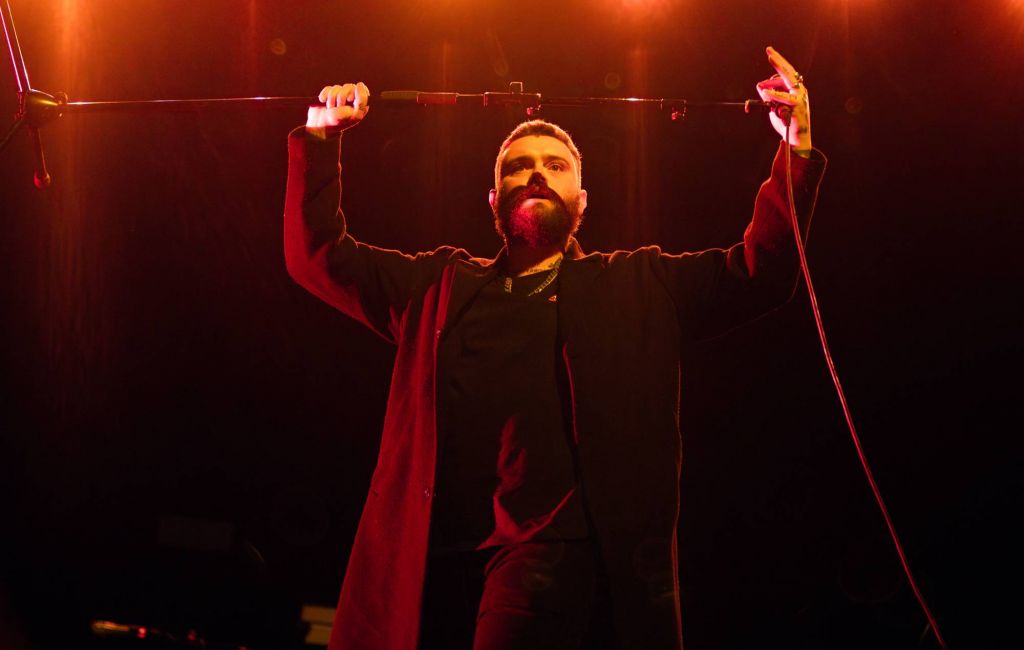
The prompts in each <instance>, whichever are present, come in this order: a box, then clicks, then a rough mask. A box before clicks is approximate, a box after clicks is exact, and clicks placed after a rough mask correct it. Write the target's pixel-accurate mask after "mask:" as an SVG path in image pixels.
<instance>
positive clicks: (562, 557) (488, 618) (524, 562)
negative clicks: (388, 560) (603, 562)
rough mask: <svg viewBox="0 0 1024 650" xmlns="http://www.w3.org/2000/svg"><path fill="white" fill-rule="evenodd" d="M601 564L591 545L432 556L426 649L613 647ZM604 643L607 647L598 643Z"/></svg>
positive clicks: (534, 544)
mask: <svg viewBox="0 0 1024 650" xmlns="http://www.w3.org/2000/svg"><path fill="white" fill-rule="evenodd" d="M603 583H604V581H603V579H602V571H601V570H600V561H599V560H598V557H597V553H596V550H595V548H594V546H593V544H591V542H590V541H588V540H578V541H553V542H547V541H545V542H526V543H522V544H512V545H508V546H501V547H497V548H489V549H485V550H482V551H468V552H464V553H450V554H442V555H437V556H432V557H431V558H430V561H429V562H428V565H427V578H426V585H425V586H424V597H423V619H422V621H423V622H422V626H421V632H420V649H421V650H470V649H472V650H548V649H550V650H581V649H583V648H591V647H610V638H609V637H608V635H607V631H601V632H599V631H598V630H600V629H601V628H602V627H603V626H602V625H600V624H599V622H600V621H601V620H602V618H603V620H604V621H607V617H602V616H601V612H602V611H603V610H605V609H606V605H607V602H606V601H607V597H606V589H605V588H604V585H603ZM598 641H600V643H598Z"/></svg>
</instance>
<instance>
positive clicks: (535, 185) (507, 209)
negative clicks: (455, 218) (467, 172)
mask: <svg viewBox="0 0 1024 650" xmlns="http://www.w3.org/2000/svg"><path fill="white" fill-rule="evenodd" d="M490 203H491V210H492V211H493V212H494V218H495V224H496V226H497V228H498V232H499V234H501V235H502V237H504V238H505V241H506V242H507V243H508V244H510V245H513V244H517V245H524V246H532V247H539V246H549V245H553V244H560V245H564V244H565V242H566V241H568V239H569V236H570V235H571V234H573V233H574V232H575V231H576V228H577V227H578V226H579V224H580V221H581V220H582V218H583V210H584V209H585V208H586V206H587V193H586V191H585V190H582V189H580V178H579V169H578V167H577V165H576V161H575V158H574V157H573V155H572V152H571V151H569V148H568V147H567V146H566V145H565V143H563V142H562V141H561V140H559V139H558V138H553V137H551V136H547V135H528V136H524V137H522V138H519V139H517V140H513V141H512V143H511V144H510V145H509V147H508V149H506V150H505V151H504V154H503V155H502V157H501V162H500V165H499V167H498V178H497V187H496V188H495V190H493V191H492V192H491V196H490Z"/></svg>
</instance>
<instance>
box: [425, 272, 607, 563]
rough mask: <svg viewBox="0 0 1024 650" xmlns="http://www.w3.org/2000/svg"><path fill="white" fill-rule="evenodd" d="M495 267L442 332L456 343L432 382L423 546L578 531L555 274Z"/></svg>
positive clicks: (582, 529) (576, 534) (454, 546)
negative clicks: (429, 512) (429, 493)
mask: <svg viewBox="0 0 1024 650" xmlns="http://www.w3.org/2000/svg"><path fill="white" fill-rule="evenodd" d="M548 276H549V272H548V271H543V272H540V273H535V274H531V275H527V276H523V277H519V278H513V279H512V282H511V287H508V288H510V289H511V290H510V291H508V290H507V287H506V276H502V275H499V276H498V277H497V278H496V279H495V280H494V281H492V282H490V283H488V284H487V285H485V286H484V287H483V288H482V289H481V290H480V292H479V293H478V294H477V296H476V297H475V299H474V300H473V302H472V303H471V304H470V305H469V307H468V309H466V311H464V312H463V315H462V317H461V318H460V319H459V320H458V321H457V322H456V323H454V325H453V326H452V328H451V330H450V331H449V333H448V336H449V337H452V341H451V344H453V345H455V346H456V347H457V350H458V352H457V354H456V355H454V357H453V358H454V359H455V362H454V364H453V367H451V368H450V369H448V370H447V372H446V373H445V375H444V376H445V377H446V381H444V385H439V386H438V389H437V398H438V423H439V427H440V428H441V429H442V432H443V436H442V439H443V446H442V448H441V450H440V454H439V463H438V470H437V480H436V485H437V496H436V499H435V504H434V517H433V522H434V525H433V535H434V542H433V543H432V547H433V548H434V549H436V550H469V549H474V548H486V547H489V546H498V545H502V544H511V543H516V542H523V541H530V540H550V539H583V538H585V537H587V530H588V529H587V523H586V518H585V516H584V512H583V506H582V502H581V498H580V494H579V483H578V480H577V475H576V468H575V445H574V442H573V440H572V434H571V429H572V422H571V417H572V411H571V396H570V394H569V385H568V378H567V376H566V370H565V364H564V362H563V359H562V350H561V345H560V342H559V340H558V319H557V312H556V300H557V280H556V281H554V282H551V283H550V284H549V285H547V286H546V287H544V288H543V289H542V290H541V291H540V292H539V293H537V294H535V295H529V294H530V293H531V292H532V291H534V290H535V289H537V288H538V287H540V285H542V284H543V283H544V282H545V280H547V279H548Z"/></svg>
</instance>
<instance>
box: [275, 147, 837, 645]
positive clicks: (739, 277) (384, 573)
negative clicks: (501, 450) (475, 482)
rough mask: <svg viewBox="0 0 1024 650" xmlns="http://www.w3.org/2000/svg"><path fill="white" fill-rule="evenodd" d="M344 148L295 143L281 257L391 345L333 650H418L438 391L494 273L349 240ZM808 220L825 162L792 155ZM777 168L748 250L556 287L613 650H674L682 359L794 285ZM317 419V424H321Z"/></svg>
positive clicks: (616, 268)
mask: <svg viewBox="0 0 1024 650" xmlns="http://www.w3.org/2000/svg"><path fill="white" fill-rule="evenodd" d="M338 156H339V138H337V137H335V138H332V139H328V140H326V141H323V140H317V139H315V138H313V137H310V136H306V135H304V133H303V130H302V129H298V130H296V131H295V132H293V133H292V135H291V136H290V138H289V175H288V189H287V197H286V205H285V256H286V261H287V266H288V271H289V272H290V273H291V275H292V276H293V277H294V278H295V280H296V281H297V282H299V283H300V284H301V285H303V286H304V287H306V288H307V289H308V290H309V291H311V292H312V293H314V294H316V295H317V296H319V297H320V298H322V299H323V300H325V301H326V302H328V303H330V304H331V305H333V306H335V307H336V308H338V309H339V310H341V311H342V312H344V313H345V314H348V315H349V316H351V317H352V318H355V319H357V320H359V321H361V322H363V323H364V324H366V325H367V326H368V327H370V328H371V329H372V330H373V331H375V332H377V333H378V334H379V335H381V336H383V337H385V338H386V339H388V340H389V341H391V342H393V343H395V344H396V345H397V346H398V351H397V356H396V360H395V367H394V375H393V379H392V385H391V393H390V396H389V399H388V407H387V414H386V417H385V422H384V434H383V438H382V441H381V446H380V456H379V459H378V462H377V468H376V471H375V472H374V475H373V479H372V481H371V485H370V492H369V495H368V497H367V501H366V505H365V507H364V510H363V515H362V518H361V520H360V523H359V529H358V532H357V534H356V539H355V544H354V547H353V549H352V555H351V557H350V559H349V565H348V570H347V573H346V577H345V582H344V586H343V587H342V591H341V597H340V600H339V604H338V609H337V612H336V615H335V620H334V626H333V631H332V635H331V641H330V646H329V648H330V650H351V649H356V648H359V649H366V650H414V649H415V648H416V646H417V640H418V634H419V627H420V611H421V604H422V603H421V598H422V592H423V582H424V573H425V565H426V557H427V544H428V534H429V531H430V516H431V507H432V503H433V496H434V479H435V475H434V473H435V469H436V467H437V450H438V449H440V448H441V444H440V441H439V439H438V438H439V436H441V435H443V434H444V432H443V431H438V430H437V427H436V415H435V384H436V383H437V381H438V376H439V375H441V376H442V377H443V373H444V372H445V370H446V369H447V368H448V367H450V366H451V364H450V362H449V361H450V359H451V358H452V354H454V352H455V350H454V347H453V346H452V345H449V342H448V340H447V338H446V336H445V335H446V332H447V329H446V324H447V323H449V322H454V321H455V317H456V315H457V314H458V313H459V312H460V311H461V310H462V309H464V308H465V307H466V306H467V305H468V304H469V302H470V301H471V300H472V298H473V296H474V295H475V294H476V292H477V291H478V290H479V289H480V288H481V287H482V286H483V285H484V284H485V283H486V282H488V281H489V280H491V279H492V278H493V277H494V275H495V273H496V270H495V262H496V260H485V259H477V258H473V257H471V256H470V255H469V254H468V253H466V252H465V251H463V250H459V249H454V248H450V247H443V248H439V249H437V250H435V251H432V252H430V253H420V254H418V255H415V256H410V255H406V254H403V253H400V252H398V251H391V250H384V249H380V248H376V247H373V246H368V245H366V244H362V243H360V242H357V241H356V240H354V239H353V238H352V237H351V236H349V235H348V234H347V231H346V225H345V220H344V217H343V215H342V213H341V211H340V210H339V209H338V207H339V201H340V195H341V185H340V179H339V166H338ZM792 158H793V164H792V171H793V180H794V185H795V196H796V203H797V211H798V214H799V215H800V217H801V219H800V220H801V223H802V226H803V230H804V232H806V227H807V224H809V222H810V215H811V213H812V210H813V206H814V201H815V197H816V195H817V188H818V184H819V182H820V178H821V174H822V172H823V171H824V167H825V163H824V158H822V157H821V156H820V154H817V153H815V154H814V156H813V157H812V158H811V159H810V160H807V159H804V158H800V157H797V156H793V157H792ZM784 183H785V165H784V156H783V155H782V149H781V146H780V154H779V155H777V156H776V159H775V162H774V164H773V166H772V174H771V178H770V179H769V180H768V181H766V182H765V183H764V184H763V185H762V186H761V189H760V191H759V192H758V195H757V199H756V201H755V204H754V217H753V220H752V221H751V223H750V225H749V227H748V228H747V230H746V232H745V234H744V239H743V242H742V243H739V244H736V245H735V246H733V247H731V248H729V249H712V250H706V251H702V252H699V253H692V254H690V253H687V254H682V255H669V254H666V253H663V252H662V251H661V250H660V249H659V248H657V247H648V248H641V249H639V250H635V251H628V252H625V251H623V252H616V253H611V254H605V253H593V254H590V255H584V254H583V253H582V251H580V249H579V246H578V245H577V244H576V242H575V240H573V241H572V242H571V245H570V248H569V250H568V251H567V255H566V259H565V260H564V261H563V263H562V267H561V271H560V274H559V291H558V308H557V309H558V328H559V334H560V338H561V340H562V341H564V348H563V357H564V359H565V363H566V367H567V369H568V374H569V378H570V384H571V394H572V401H573V404H572V406H573V409H572V413H573V430H574V435H575V440H576V443H577V445H578V449H577V451H578V455H579V467H580V477H581V484H582V490H583V496H584V499H585V502H586V504H587V506H588V508H589V511H590V514H591V518H592V521H593V525H594V528H595V530H594V534H595V538H596V542H597V544H598V546H599V549H600V553H601V556H602V558H603V560H604V562H605V565H606V568H607V573H608V579H609V587H610V591H611V605H612V621H611V624H612V627H613V631H614V636H615V639H616V645H617V647H620V648H630V649H634V648H635V649H637V650H640V649H643V650H654V649H659V648H666V649H667V648H679V647H681V644H682V639H681V618H680V611H679V582H678V567H677V557H676V524H677V521H678V513H679V472H680V462H681V451H680V449H681V446H680V433H679V380H680V367H679V356H680V349H681V346H682V345H683V344H684V342H685V341H687V340H690V339H694V338H700V337H703V336H708V335H713V334H716V333H719V332H722V331H724V330H726V329H728V328H730V327H733V326H735V325H737V324H740V323H742V322H744V321H747V320H750V319H751V318H754V317H756V316H758V315H760V314H763V313H765V312H766V311H769V310H771V309H773V308H775V307H777V306H779V305H781V304H782V303H784V302H785V301H786V300H788V298H789V297H790V296H791V295H792V293H793V289H794V287H795V283H796V278H797V270H798V268H797V266H798V265H797V257H796V251H795V244H794V241H793V239H794V238H793V235H792V230H791V226H790V219H789V207H788V200H787V193H786V189H785V184H784ZM325 417H327V416H326V415H325Z"/></svg>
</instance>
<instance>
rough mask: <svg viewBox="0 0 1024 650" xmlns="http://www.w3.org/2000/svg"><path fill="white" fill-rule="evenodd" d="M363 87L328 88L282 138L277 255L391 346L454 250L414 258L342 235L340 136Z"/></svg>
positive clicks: (299, 278) (357, 112) (353, 120)
mask: <svg viewBox="0 0 1024 650" xmlns="http://www.w3.org/2000/svg"><path fill="white" fill-rule="evenodd" d="M368 98H369V91H367V90H366V86H364V85H362V84H359V85H352V84H346V85H345V86H329V87H327V88H324V90H323V91H321V93H320V100H321V101H323V102H324V104H325V105H324V106H323V107H311V108H310V110H309V119H308V120H307V124H306V126H304V127H300V128H298V129H295V130H294V131H292V132H291V134H289V136H288V187H287V190H286V193H285V214H284V252H285V264H286V266H287V268H288V273H289V274H290V275H291V276H292V278H294V279H295V281H296V282H298V283H299V284H300V285H302V286H303V287H305V288H306V289H307V290H308V291H310V292H311V293H313V294H314V295H316V296H317V297H319V298H320V299H322V300H324V301H325V302H327V303H328V304H330V305H332V306H334V307H335V308H337V309H338V310H340V311H341V312H343V313H345V314H347V315H349V316H351V317H352V318H355V319H356V320H358V321H360V322H362V323H364V324H365V325H367V326H368V327H369V328H370V329H372V330H373V331H374V332H376V333H377V334H379V335H380V336H383V337H384V338H385V339H387V340H389V341H391V342H397V339H398V337H399V335H400V331H401V323H402V316H403V314H404V312H405V309H406V308H407V307H408V305H409V303H410V301H411V300H413V299H414V297H415V296H416V295H417V294H418V293H419V292H420V291H421V290H422V289H423V288H425V287H426V286H427V285H428V284H429V283H430V282H432V281H434V280H435V279H436V278H437V277H438V276H439V275H440V272H441V270H442V269H443V268H444V266H445V265H446V264H447V263H448V261H449V260H450V258H451V257H452V255H453V254H455V253H456V251H455V249H451V248H441V249H438V250H436V251H433V252H431V253H420V254H417V255H415V256H412V255H406V254H404V253H401V252H399V251H395V250H388V249H383V248H377V247H374V246H369V245H367V244H363V243H360V242H358V241H356V240H355V239H353V238H352V237H351V236H350V235H349V234H348V232H347V227H346V224H345V216H344V214H343V213H342V211H341V210H340V207H339V206H340V201H341V173H340V172H341V166H340V162H339V155H340V152H341V132H342V131H343V130H345V129H347V128H350V127H352V126H354V125H355V124H358V123H359V121H361V120H362V119H363V117H364V116H365V115H366V112H367V110H368V105H367V103H366V101H367V99H368Z"/></svg>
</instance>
